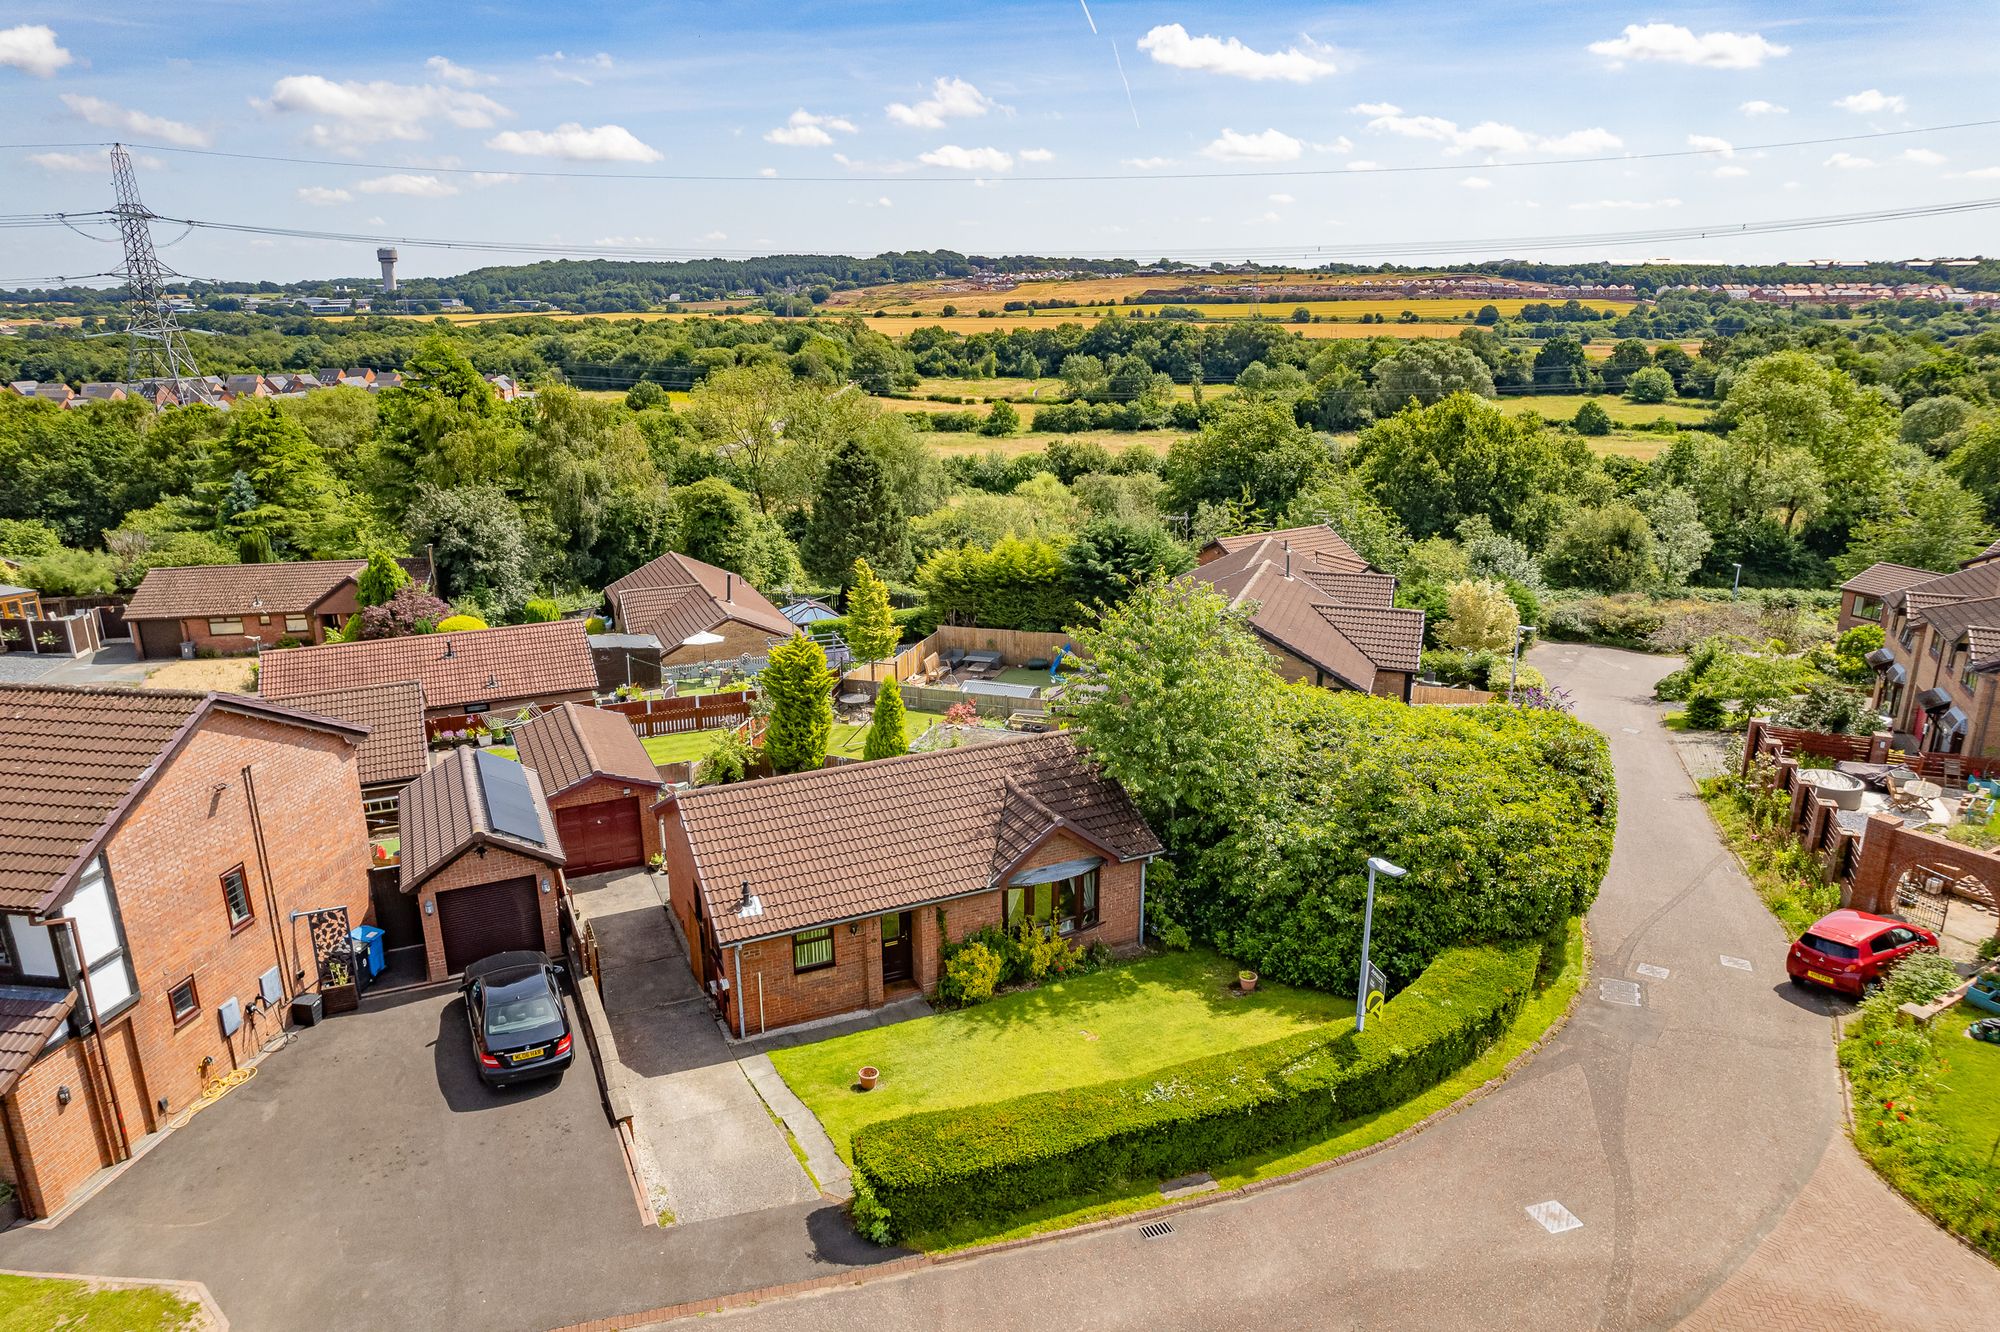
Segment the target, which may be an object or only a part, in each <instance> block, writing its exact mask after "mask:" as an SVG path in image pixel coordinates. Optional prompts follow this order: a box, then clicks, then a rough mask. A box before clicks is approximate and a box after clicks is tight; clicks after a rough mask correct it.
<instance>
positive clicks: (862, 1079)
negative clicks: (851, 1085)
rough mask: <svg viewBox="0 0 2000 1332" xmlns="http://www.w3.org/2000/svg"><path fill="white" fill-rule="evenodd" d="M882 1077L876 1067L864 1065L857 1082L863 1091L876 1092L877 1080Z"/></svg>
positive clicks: (857, 1075) (857, 1076) (856, 1076)
mask: <svg viewBox="0 0 2000 1332" xmlns="http://www.w3.org/2000/svg"><path fill="white" fill-rule="evenodd" d="M881 1076H882V1074H881V1072H880V1071H879V1070H877V1069H876V1067H875V1065H873V1064H863V1065H862V1066H861V1072H860V1073H858V1074H856V1075H855V1081H856V1082H857V1083H858V1084H859V1085H860V1087H861V1090H862V1091H874V1090H875V1079H877V1078H879V1077H881Z"/></svg>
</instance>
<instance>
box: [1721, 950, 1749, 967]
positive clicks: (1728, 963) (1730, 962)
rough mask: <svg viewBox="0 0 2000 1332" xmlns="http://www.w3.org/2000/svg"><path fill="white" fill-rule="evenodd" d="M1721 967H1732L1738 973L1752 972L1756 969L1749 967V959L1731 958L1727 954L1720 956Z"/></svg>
mask: <svg viewBox="0 0 2000 1332" xmlns="http://www.w3.org/2000/svg"><path fill="white" fill-rule="evenodd" d="M1722 965H1723V966H1725V967H1734V968H1736V969H1737V970H1738V971H1754V970H1755V969H1756V968H1754V967H1752V966H1751V965H1750V959H1749V958H1747V957H1731V956H1729V954H1727V953H1724V954H1723V955H1722Z"/></svg>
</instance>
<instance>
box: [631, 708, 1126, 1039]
mask: <svg viewBox="0 0 2000 1332" xmlns="http://www.w3.org/2000/svg"><path fill="white" fill-rule="evenodd" d="M662 808H663V810H664V812H665V815H666V827H665V835H666V868H667V874H668V886H669V898H670V902H671V906H672V910H673V913H674V917H675V919H676V920H677V921H678V922H679V923H680V927H681V931H682V933H683V935H684V936H685V937H686V938H687V939H688V940H689V943H690V948H689V962H690V965H692V966H693V968H694V971H695V976H696V978H697V979H699V980H700V981H701V982H702V983H703V985H704V986H705V988H706V989H707V990H708V992H709V994H710V995H712V996H713V997H714V999H715V1001H716V1004H717V1005H718V1007H719V1009H720V1011H721V1014H722V1017H723V1019H724V1021H725V1022H726V1023H727V1024H728V1026H729V1028H730V1030H732V1031H734V1032H735V1033H736V1034H737V1035H738V1036H746V1035H748V1034H750V1033H752V1032H760V1031H765V1030H769V1029H771V1028H774V1027H783V1026H789V1025H791V1024H793V1023H798V1022H809V1021H812V1020H813V1019H816V1018H824V1017H832V1016H835V1015H838V1014H841V1013H851V1012H854V1011H857V1010H860V1009H868V1008H875V1007H878V1006H880V1005H881V1004H883V1003H884V1002H886V1001H888V1000H889V999H892V998H895V997H897V995H898V994H899V993H916V992H918V991H922V992H923V993H925V994H929V993H931V992H932V991H933V990H935V989H936V988H937V982H938V973H939V959H940V946H941V944H942V942H943V941H944V940H945V939H954V940H956V939H962V938H964V937H965V936H966V935H967V934H970V933H972V932H973V931H975V930H978V929H980V928H982V927H984V926H988V925H1002V924H1006V925H1009V926H1011V925H1018V924H1020V923H1022V922H1024V921H1031V922H1038V923H1040V924H1042V925H1044V926H1047V927H1050V928H1054V929H1056V930H1059V931H1060V932H1061V933H1062V934H1064V935H1065V936H1066V937H1068V938H1070V939H1073V940H1075V941H1076V942H1078V943H1098V942H1101V943H1104V944H1107V945H1109V946H1112V947H1119V946H1124V945H1129V944H1135V943H1137V942H1138V941H1139V937H1140V922H1141V920H1142V919H1143V914H1144V907H1145V895H1146V864H1147V862H1148V861H1150V860H1151V859H1152V858H1153V857H1154V856H1156V855H1158V854H1159V853H1160V850H1161V847H1160V842H1159V839H1158V838H1156V837H1155V836H1154V835H1153V831H1152V829H1151V828H1149V827H1147V826H1146V822H1145V820H1144V819H1143V818H1141V817H1140V816H1139V812H1138V811H1137V810H1136V809H1134V808H1133V806H1132V802H1131V801H1130V800H1129V799H1127V797H1126V795H1125V791H1124V789H1123V788H1122V787H1120V786H1119V785H1118V784H1117V783H1116V782H1115V781H1113V780H1111V779H1110V778H1109V777H1106V776H1104V775H1103V774H1102V773H1100V772H1098V771H1097V770H1096V769H1095V768H1094V767H1092V766H1091V765H1090V764H1089V763H1088V762H1086V761H1085V759H1084V758H1083V756H1082V754H1081V753H1080V752H1079V751H1078V750H1077V748H1076V744H1075V742H1074V741H1073V740H1071V739H1070V737H1068V736H1066V735H1063V734H1060V733H1056V734H1049V735H1040V736H1035V737H1034V738H1032V739H1030V740H1024V741H1022V742H1020V743H1018V744H1005V745H986V746H979V747H975V748H968V749H948V750H939V751H936V752H934V753H928V754H910V755H907V756H905V757H902V758H893V759H882V760H878V761H876V762H873V763H856V764H848V765H844V766H842V767H837V768H822V769H820V770H819V771H817V772H806V773H795V774H792V775H789V776H784V777H772V778H767V779H765V780H763V781H754V782H742V783H739V784H737V785H733V786H717V787H709V788H705V789H697V790H691V791H683V792H680V793H678V794H676V795H673V796H670V797H669V798H668V800H667V802H666V803H665V804H664V805H663V807H662Z"/></svg>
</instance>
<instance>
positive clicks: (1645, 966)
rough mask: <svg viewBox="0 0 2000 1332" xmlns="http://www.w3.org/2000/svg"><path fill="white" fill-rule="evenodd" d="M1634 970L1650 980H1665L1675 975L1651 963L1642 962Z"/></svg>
mask: <svg viewBox="0 0 2000 1332" xmlns="http://www.w3.org/2000/svg"><path fill="white" fill-rule="evenodd" d="M1632 969H1633V970H1634V971H1636V972H1638V973H1639V974H1640V975H1641V976H1644V977H1646V978H1647V979H1648V980H1665V979H1666V978H1667V977H1669V976H1671V975H1673V973H1672V972H1671V971H1668V970H1667V969H1666V968H1665V967H1656V966H1654V965H1653V964H1652V963H1651V962H1641V963H1640V964H1639V965H1638V966H1636V967H1634V968H1632Z"/></svg>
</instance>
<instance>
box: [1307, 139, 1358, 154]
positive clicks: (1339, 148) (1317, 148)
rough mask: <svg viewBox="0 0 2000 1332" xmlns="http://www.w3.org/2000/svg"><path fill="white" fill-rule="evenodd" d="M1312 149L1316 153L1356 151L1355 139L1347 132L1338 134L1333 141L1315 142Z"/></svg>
mask: <svg viewBox="0 0 2000 1332" xmlns="http://www.w3.org/2000/svg"><path fill="white" fill-rule="evenodd" d="M1312 150H1313V151H1314V152H1316V153H1351V152H1353V151H1354V140H1352V139H1350V138H1348V137H1347V136H1346V135H1345V134H1336V135H1335V136H1334V139H1333V142H1332V143H1316V144H1313V145H1312Z"/></svg>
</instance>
